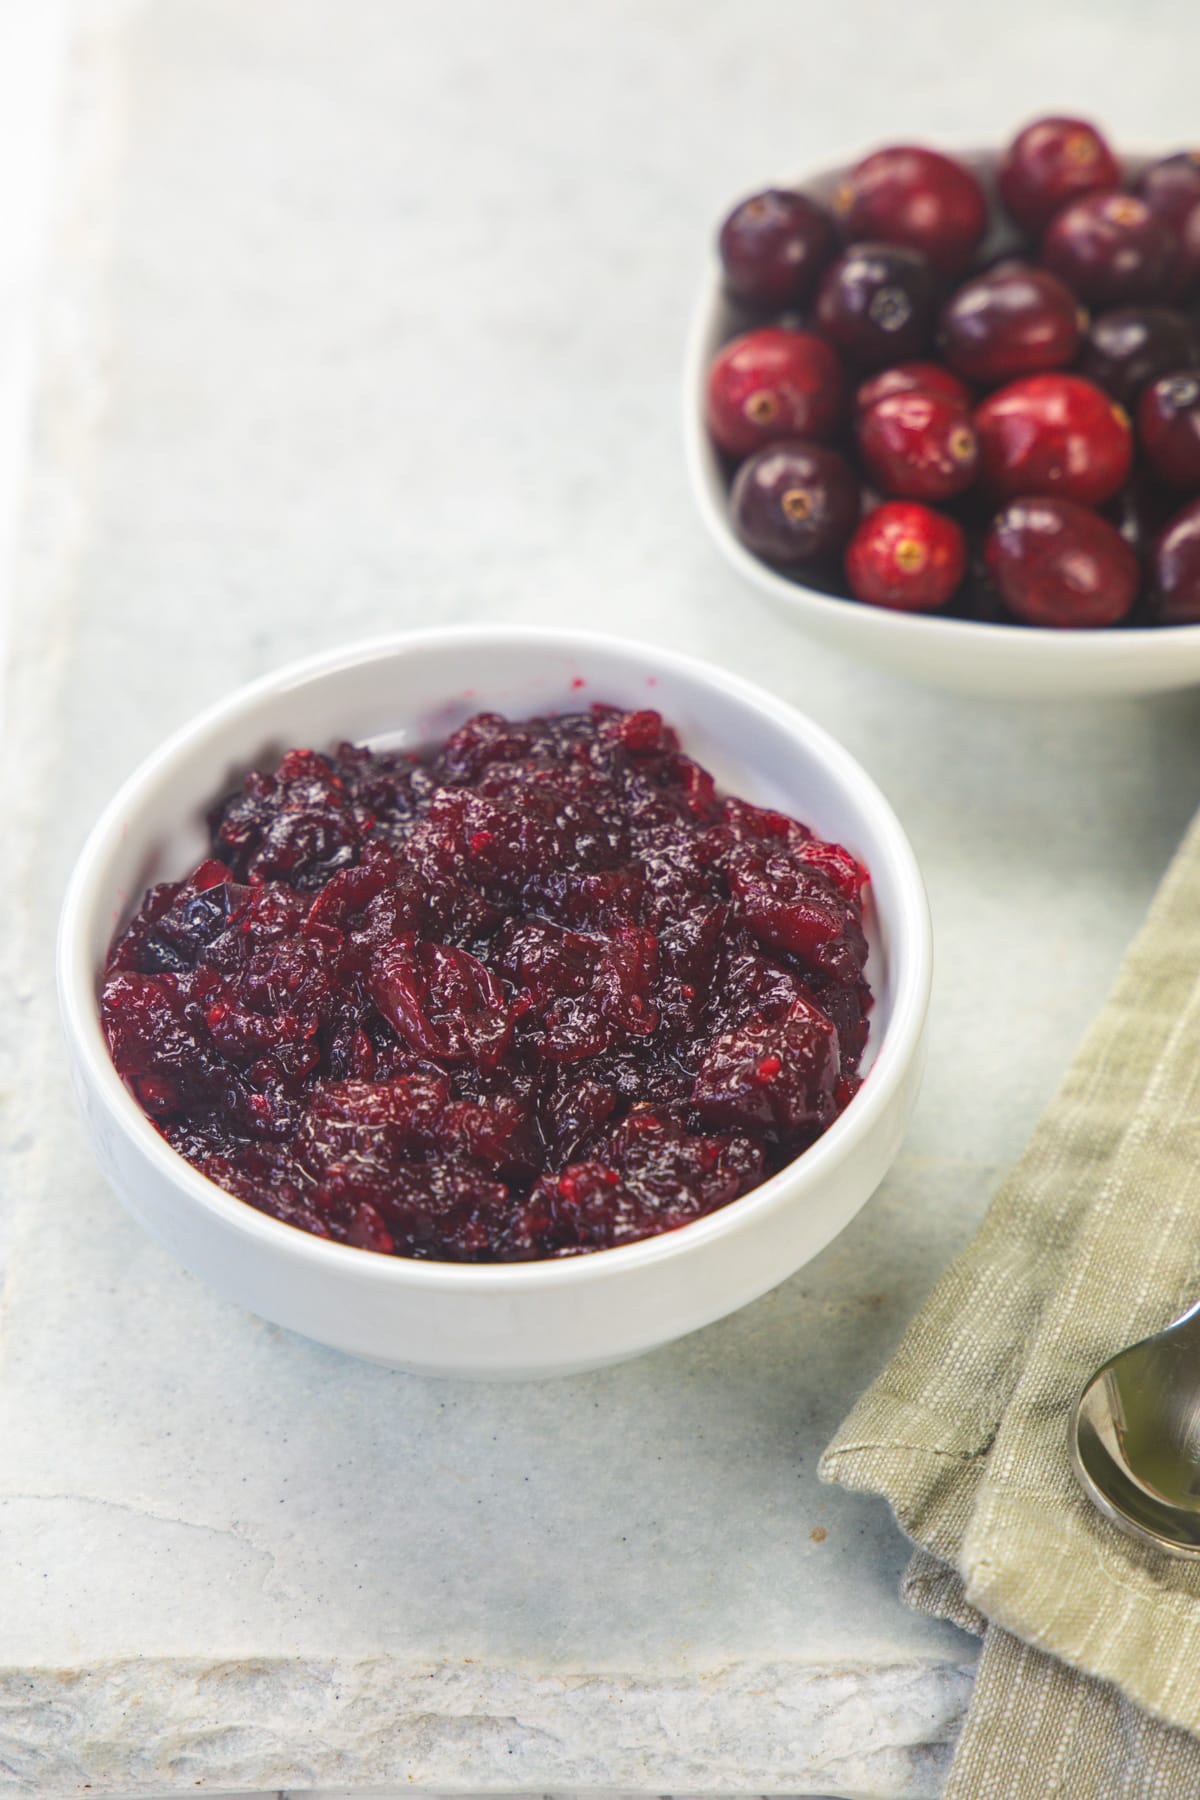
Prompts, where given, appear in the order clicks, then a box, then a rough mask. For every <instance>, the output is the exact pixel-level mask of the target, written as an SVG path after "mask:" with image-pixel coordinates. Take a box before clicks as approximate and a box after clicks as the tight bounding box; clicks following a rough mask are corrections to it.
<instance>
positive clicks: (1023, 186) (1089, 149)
mask: <svg viewBox="0 0 1200 1800" xmlns="http://www.w3.org/2000/svg"><path fill="white" fill-rule="evenodd" d="M996 179H997V185H998V186H999V189H1000V198H1001V200H1002V201H1003V202H1004V206H1005V210H1006V211H1007V212H1008V214H1009V217H1010V218H1012V219H1013V220H1014V221H1015V223H1016V224H1018V225H1019V226H1020V227H1021V229H1022V230H1023V231H1028V232H1030V233H1037V232H1040V231H1041V230H1042V229H1043V227H1044V226H1046V225H1048V224H1049V222H1050V220H1051V218H1052V217H1053V216H1054V214H1055V213H1056V212H1057V211H1058V209H1059V207H1060V206H1064V205H1065V204H1066V203H1067V201H1069V200H1074V199H1077V198H1078V197H1079V195H1081V194H1087V193H1091V192H1092V191H1093V190H1094V189H1096V188H1113V187H1117V186H1119V185H1120V180H1121V166H1120V164H1119V163H1118V161H1117V159H1116V157H1115V156H1114V155H1113V153H1112V151H1111V150H1110V149H1109V146H1108V144H1107V143H1106V142H1105V140H1104V138H1103V137H1101V135H1100V133H1099V132H1098V131H1097V130H1096V128H1095V126H1094V125H1089V124H1088V122H1087V120H1086V119H1062V118H1049V119H1035V120H1034V122H1033V124H1031V125H1027V126H1026V127H1025V129H1024V130H1023V131H1020V132H1018V134H1017V136H1016V137H1015V138H1014V139H1013V141H1012V143H1011V144H1010V145H1009V146H1008V149H1007V150H1006V151H1005V152H1004V155H1003V157H1002V158H1001V160H1000V167H999V169H998V171H997V177H996Z"/></svg>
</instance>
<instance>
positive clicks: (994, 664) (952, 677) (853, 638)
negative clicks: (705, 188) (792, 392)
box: [683, 150, 1200, 699]
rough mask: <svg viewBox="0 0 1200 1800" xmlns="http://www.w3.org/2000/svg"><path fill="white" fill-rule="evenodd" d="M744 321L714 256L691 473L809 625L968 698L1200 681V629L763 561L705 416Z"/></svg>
mask: <svg viewBox="0 0 1200 1800" xmlns="http://www.w3.org/2000/svg"><path fill="white" fill-rule="evenodd" d="M958 154H959V155H961V157H962V159H963V161H964V162H966V163H969V164H970V165H971V166H972V167H973V168H975V169H976V170H977V172H978V173H979V174H980V176H981V177H982V179H983V181H984V183H985V186H989V187H990V185H991V180H992V171H993V168H994V166H995V161H996V158H995V156H994V154H991V153H988V152H982V151H977V150H974V151H972V150H968V151H960V152H958ZM1144 160H1145V158H1142V157H1131V158H1129V159H1127V163H1126V167H1127V171H1129V172H1133V171H1135V170H1136V169H1137V167H1139V166H1140V164H1141V163H1142V162H1143V161H1144ZM846 173H847V170H846V168H845V167H842V168H838V169H823V170H820V171H818V172H817V173H816V174H813V175H808V176H803V177H801V178H799V179H796V180H792V181H788V182H784V183H781V184H780V185H783V186H790V187H799V188H803V189H804V190H805V192H806V193H811V194H813V195H815V196H816V197H817V198H819V199H824V200H828V199H829V198H830V197H831V196H832V194H833V191H834V189H835V187H836V186H837V184H838V182H839V181H840V180H841V179H842V177H843V176H844V175H845V174H846ZM765 185H766V184H765V183H764V186H765ZM731 204H732V202H731ZM993 208H994V195H993ZM714 235H715V234H714ZM1001 241H1002V240H1001V239H999V238H997V240H996V242H995V243H994V244H993V245H992V246H990V248H998V247H999V244H1000V242H1001ZM739 317H741V315H738V314H737V313H736V312H735V310H734V309H733V307H731V305H730V303H729V301H728V299H727V298H726V295H725V293H724V290H723V288H722V284H721V272H720V265H719V263H718V261H717V258H716V255H715V252H714V254H713V256H712V259H711V262H710V266H709V270H708V273H707V275H706V277H705V279H704V284H703V286H702V289H701V292H700V297H699V300H698V303H697V306H696V311H695V315H694V318H693V322H692V328H691V333H690V336H689V340H688V347H687V357H686V367H685V372H684V425H683V429H684V445H685V451H686V456H687V464H688V473H689V477H690V480H691V486H692V491H693V493H694V494H695V497H696V501H697V504H698V505H699V508H700V512H701V516H702V517H703V519H704V522H705V524H706V525H707V527H708V530H709V532H710V533H711V535H712V538H713V540H714V542H715V543H716V545H717V548H718V549H719V550H720V551H721V552H722V554H723V555H724V556H725V558H726V560H727V561H728V562H729V563H730V564H731V565H732V566H733V568H734V569H736V570H737V572H738V574H739V575H741V576H742V577H743V578H744V579H745V580H746V581H748V582H749V583H750V585H751V586H752V587H754V588H756V589H757V590H758V592H759V593H761V594H763V595H765V596H766V598H767V599H768V600H771V601H772V602H773V603H774V604H775V605H776V607H778V609H779V610H780V612H782V613H783V614H785V615H786V617H788V618H789V619H791V620H793V621H794V622H795V624H796V625H797V626H798V627H799V628H800V630H801V631H804V632H807V633H808V634H809V635H810V636H811V637H814V638H818V639H820V640H821V641H822V642H824V643H827V644H831V645H833V646H834V648H835V649H838V650H843V651H845V652H846V653H847V654H849V655H851V656H856V657H861V658H862V659H863V661H864V662H870V663H876V664H878V665H879V666H880V667H881V668H886V669H892V670H894V671H895V672H896V673H897V674H900V675H906V676H911V677H913V678H915V679H916V680H918V681H922V682H927V683H929V684H931V685H934V686H938V687H945V688H951V689H957V690H958V691H959V692H961V693H965V694H993V695H1002V696H1007V697H1009V698H1013V699H1018V698H1024V697H1026V696H1029V697H1055V696H1057V697H1059V698H1071V697H1079V698H1084V697H1086V696H1088V695H1101V694H1143V693H1151V692H1154V691H1156V690H1165V689H1168V688H1185V687H1192V686H1194V685H1195V684H1197V683H1200V626H1196V625H1172V626H1162V627H1158V628H1153V627H1151V628H1145V627H1143V628H1135V627H1131V628H1129V629H1127V630H1116V631H1044V630H1039V629H1037V628H1034V627H1029V626H1020V625H987V624H981V623H977V622H975V621H974V620H970V619H942V618H936V617H924V616H922V615H920V614H916V613H900V612H889V611H888V610H887V609H886V608H884V607H879V606H867V605H863V604H861V603H860V602H858V601H855V600H849V599H847V600H841V599H837V598H834V597H832V596H830V595H829V594H825V593H821V592H819V591H818V590H817V589H816V588H810V587H806V586H805V585H804V583H803V582H802V581H799V580H795V579H793V578H791V577H789V576H786V575H782V574H780V573H779V572H778V571H777V570H775V569H772V568H771V567H770V566H769V565H768V564H767V563H764V562H760V560H759V559H758V557H756V556H754V555H752V554H751V552H750V551H749V550H747V549H746V548H745V546H744V545H743V544H741V543H740V542H739V541H738V539H737V537H736V536H735V535H734V532H733V529H732V527H731V525H730V522H729V495H728V488H727V483H726V478H725V474H724V471H723V469H722V467H721V462H720V458H719V457H718V455H717V452H716V450H715V449H714V447H713V445H712V443H711V442H710V440H709V436H708V431H707V429H706V427H705V422H704V399H705V387H706V381H707V375H708V368H709V365H710V363H711V362H712V359H713V357H714V356H715V355H716V352H717V351H718V350H719V349H720V347H721V345H722V344H723V343H725V342H726V341H727V340H728V339H729V338H730V337H731V336H734V335H736V332H737V331H739V330H745V329H747V327H746V325H745V323H744V321H743V322H742V323H738V320H739Z"/></svg>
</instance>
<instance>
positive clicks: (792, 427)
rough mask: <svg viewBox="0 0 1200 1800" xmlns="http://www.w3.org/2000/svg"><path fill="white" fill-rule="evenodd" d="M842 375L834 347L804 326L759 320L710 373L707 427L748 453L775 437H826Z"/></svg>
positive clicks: (734, 451) (724, 444) (723, 442)
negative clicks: (789, 328)
mask: <svg viewBox="0 0 1200 1800" xmlns="http://www.w3.org/2000/svg"><path fill="white" fill-rule="evenodd" d="M845 398H846V380H845V376H844V375H843V373H842V365H841V363H840V362H839V361H838V358H837V355H836V353H835V352H834V351H833V350H831V349H830V347H829V345H828V344H827V343H826V342H825V341H824V339H823V338H819V337H817V336H815V335H814V333H812V332H810V331H782V330H780V329H779V328H778V327H775V326H765V327H764V328H763V329H762V330H761V331H750V332H747V333H746V334H745V336H744V337H738V338H734V340H733V342H732V343H731V344H726V346H725V348H724V349H723V350H722V351H721V352H720V353H719V354H718V356H717V357H716V360H715V361H714V362H713V365H712V368H711V369H710V371H709V377H708V429H709V431H710V432H711V433H712V436H713V438H714V439H715V440H716V442H717V443H718V444H719V445H720V447H721V449H722V450H726V451H728V452H729V454H730V455H731V456H748V455H749V454H750V452H751V451H752V450H758V449H761V447H762V446H763V445H764V444H770V443H775V442H777V441H778V440H779V439H780V438H788V437H812V438H825V437H828V436H829V435H830V434H831V432H833V431H834V429H835V428H836V426H837V425H838V423H839V421H840V419H841V415H842V410H843V407H844V404H845Z"/></svg>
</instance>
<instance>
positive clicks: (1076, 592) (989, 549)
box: [984, 495, 1138, 630]
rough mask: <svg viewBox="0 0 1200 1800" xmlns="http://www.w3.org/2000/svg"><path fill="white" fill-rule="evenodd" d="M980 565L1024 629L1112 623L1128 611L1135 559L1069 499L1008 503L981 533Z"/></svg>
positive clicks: (1103, 522)
mask: <svg viewBox="0 0 1200 1800" xmlns="http://www.w3.org/2000/svg"><path fill="white" fill-rule="evenodd" d="M984 556H985V561H986V563H987V566H988V569H989V571H990V573H991V575H992V578H993V579H994V581H995V583H996V585H997V587H998V588H999V589H1000V592H1001V594H1002V595H1003V597H1004V600H1005V602H1006V604H1007V605H1008V607H1009V609H1010V611H1011V612H1013V613H1014V614H1015V615H1016V617H1017V618H1018V619H1023V620H1024V621H1025V623H1026V624H1027V625H1052V626H1057V627H1059V628H1060V629H1067V630H1070V629H1082V628H1085V627H1087V628H1096V627H1099V626H1103V625H1115V624H1116V623H1117V621H1118V620H1119V619H1123V618H1124V617H1125V615H1126V613H1127V612H1128V611H1129V609H1130V607H1131V606H1132V605H1133V602H1134V599H1135V597H1136V595H1137V588H1138V561H1137V557H1136V556H1135V555H1134V554H1133V551H1132V550H1131V549H1130V548H1129V545H1128V544H1127V543H1126V542H1125V541H1124V539H1123V538H1122V537H1121V534H1120V532H1118V531H1117V529H1116V527H1115V526H1113V525H1110V524H1109V523H1108V521H1107V519H1102V518H1101V517H1100V515H1099V514H1098V513H1094V512H1090V511H1089V510H1088V508H1087V507H1086V506H1076V505H1075V503H1074V502H1073V501H1071V500H1056V499H1047V498H1045V497H1044V496H1040V495H1031V496H1029V497H1026V498H1022V499H1019V500H1013V501H1012V502H1011V503H1010V504H1009V505H1008V506H1006V507H1005V509H1004V511H1003V512H1002V513H1000V514H999V515H998V516H997V518H996V520H995V522H994V523H993V525H992V529H991V531H990V533H989V534H988V540H987V546H986V549H985V552H984Z"/></svg>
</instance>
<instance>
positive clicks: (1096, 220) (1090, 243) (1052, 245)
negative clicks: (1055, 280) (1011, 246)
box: [1042, 192, 1178, 306]
mask: <svg viewBox="0 0 1200 1800" xmlns="http://www.w3.org/2000/svg"><path fill="white" fill-rule="evenodd" d="M1177 254H1178V240H1177V238H1176V236H1175V233H1174V232H1173V231H1172V230H1171V227H1170V226H1169V225H1167V224H1165V223H1164V222H1163V220H1162V219H1160V218H1159V217H1158V215H1157V213H1152V212H1151V211H1150V208H1149V207H1148V206H1147V205H1146V203H1145V201H1144V200H1139V199H1138V198H1137V196H1136V195H1134V194H1119V193H1112V192H1107V193H1099V194H1085V195H1084V196H1083V198H1082V199H1080V200H1073V201H1072V202H1071V204H1070V206H1064V207H1063V209H1062V211H1061V212H1059V213H1055V215H1054V217H1053V219H1052V220H1051V221H1050V224H1049V226H1048V227H1047V229H1046V235H1045V237H1044V238H1043V239H1042V261H1043V262H1044V263H1045V265H1046V267H1047V268H1048V269H1052V270H1053V271H1054V273H1055V274H1056V275H1058V276H1060V277H1061V279H1062V280H1063V281H1065V282H1066V284H1067V286H1068V287H1069V288H1072V289H1074V291H1075V293H1077V294H1078V295H1079V296H1080V298H1081V299H1083V300H1086V301H1088V302H1089V304H1091V305H1094V306H1120V305H1121V304H1122V303H1123V302H1125V301H1128V300H1158V299H1162V298H1164V297H1167V296H1169V295H1170V293H1171V292H1172V288H1173V283H1174V279H1175V261H1176V256H1177Z"/></svg>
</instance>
